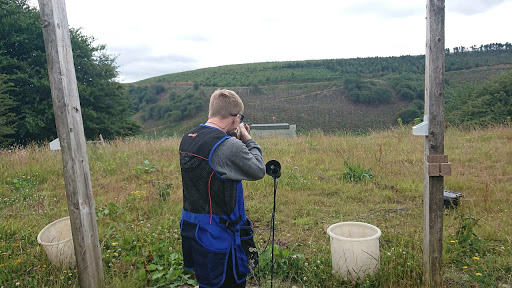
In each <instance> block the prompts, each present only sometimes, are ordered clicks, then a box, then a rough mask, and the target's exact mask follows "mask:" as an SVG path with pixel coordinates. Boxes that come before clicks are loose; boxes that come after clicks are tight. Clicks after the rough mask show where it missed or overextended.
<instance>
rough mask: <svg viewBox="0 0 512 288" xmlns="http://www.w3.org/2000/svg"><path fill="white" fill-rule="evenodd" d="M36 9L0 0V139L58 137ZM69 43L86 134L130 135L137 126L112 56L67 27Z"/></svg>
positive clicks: (0, 141) (22, 1) (25, 140)
mask: <svg viewBox="0 0 512 288" xmlns="http://www.w3.org/2000/svg"><path fill="white" fill-rule="evenodd" d="M39 19H40V16H39V11H38V10H37V9H35V8H33V7H30V6H29V5H28V2H27V0H0V39H1V41H0V74H2V75H3V76H2V78H0V79H2V80H1V81H0V91H2V92H1V93H0V94H2V96H1V97H2V98H0V99H2V100H0V101H1V102H0V107H1V108H0V111H1V112H2V114H1V115H0V119H1V120H0V121H2V122H4V123H10V124H9V129H7V132H5V131H3V130H4V129H2V132H0V145H2V146H5V145H6V144H12V143H17V144H27V143H30V142H40V141H44V140H47V139H48V140H51V139H53V138H56V137H57V133H56V127H55V118H54V113H53V105H52V99H51V91H50V85H49V80H48V70H47V64H46V54H45V48H44V41H43V34H42V30H41V25H40V23H39ZM70 35H71V44H72V49H73V58H74V64H75V70H76V78H77V83H78V91H79V94H80V104H81V107H82V118H83V122H84V130H85V136H86V138H87V139H93V138H96V137H98V135H99V134H102V135H103V137H104V138H106V139H111V138H114V137H117V136H126V135H135V134H137V133H139V132H140V131H141V126H140V125H139V124H137V123H136V122H135V121H133V120H131V119H130V116H131V115H132V114H133V113H132V111H131V107H130V103H129V102H128V101H127V100H126V99H125V97H124V94H125V91H124V87H123V85H121V84H120V83H118V82H116V81H115V79H116V77H117V76H118V71H117V66H116V64H115V58H114V57H112V56H110V55H108V54H107V53H106V47H105V46H104V45H96V46H95V45H93V42H94V38H92V37H89V36H85V35H83V34H82V33H81V32H80V30H75V29H71V31H70Z"/></svg>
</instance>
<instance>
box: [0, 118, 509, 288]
mask: <svg viewBox="0 0 512 288" xmlns="http://www.w3.org/2000/svg"><path fill="white" fill-rule="evenodd" d="M256 140H257V141H258V142H259V143H260V145H261V146H262V149H263V153H264V159H265V161H268V160H271V159H276V160H278V161H280V162H281V165H282V177H281V178H280V180H279V183H278V187H277V204H276V206H277V210H276V231H275V237H276V241H277V243H276V244H277V245H278V246H277V247H276V254H275V257H276V259H275V260H276V264H275V268H274V286H275V287H292V286H295V287H342V286H343V287H425V283H424V280H423V264H422V263H423V262H422V242H423V234H422V233H423V230H422V229H423V228H422V223H423V204H422V201H423V142H424V138H423V137H420V136H413V135H412V133H411V129H410V127H402V128H397V129H393V130H387V131H384V132H374V133H369V134H366V135H358V136H354V135H349V134H342V135H326V134H323V133H322V132H312V133H309V134H307V135H300V136H299V137H298V138H296V139H283V138H275V139H256ZM178 145H179V139H177V138H166V139H158V140H144V139H125V140H118V141H113V142H109V143H107V144H106V145H104V146H101V145H91V146H89V147H88V156H89V166H90V170H91V180H92V184H93V193H94V196H95V201H96V203H95V204H96V215H97V219H98V228H99V238H100V245H101V249H102V257H103V266H104V267H103V268H104V274H105V284H106V285H105V286H106V287H146V286H148V287H180V286H183V285H185V284H187V283H188V284H191V285H193V284H194V280H193V276H192V275H190V274H189V273H188V272H185V271H183V269H182V266H181V265H182V258H181V242H180V236H179V220H180V213H181V205H182V203H181V201H182V196H181V176H180V171H179V158H178ZM445 154H448V156H449V161H450V162H451V163H452V175H451V176H449V177H445V189H449V190H452V191H455V192H460V193H463V194H464V199H463V201H462V204H461V205H460V206H459V207H458V208H457V209H452V210H447V211H446V212H445V214H444V232H443V243H444V249H443V275H444V276H443V279H444V286H445V287H511V285H512V276H511V275H512V236H511V235H512V217H511V212H512V160H511V159H512V127H494V128H486V129H476V130H471V131H460V130H457V129H455V128H448V130H447V131H446V136H445ZM0 157H1V158H0V287H5V288H7V287H16V286H20V287H76V286H78V276H77V271H76V270H74V269H67V268H60V267H57V266H55V265H52V264H51V263H50V262H49V261H48V259H47V256H46V254H45V252H44V249H42V247H40V246H39V245H38V243H37V240H36V237H37V234H38V233H39V231H40V230H41V229H42V228H43V227H44V226H46V225H47V224H48V223H50V222H52V221H54V220H56V219H59V218H61V217H65V216H68V210H67V203H66V195H65V189H64V180H63V176H62V161H61V153H60V152H59V151H50V150H49V149H48V148H47V147H37V146H30V147H27V148H18V149H12V150H3V151H0ZM350 171H355V172H354V173H356V174H357V173H360V172H361V173H360V174H364V175H371V177H368V178H371V179H368V178H363V180H361V181H357V180H353V181H350V179H347V177H344V175H345V176H347V175H348V174H347V173H346V172H350ZM353 179H355V178H353ZM244 187H245V193H246V199H245V202H246V208H247V210H248V211H247V214H248V216H249V217H250V218H251V220H253V221H254V222H255V232H256V242H257V245H258V247H259V249H260V252H262V254H261V256H260V269H259V270H258V271H256V273H255V274H254V275H252V276H251V279H250V281H249V283H250V284H251V285H253V286H259V287H270V273H269V266H270V260H269V253H268V249H267V250H266V252H263V249H264V248H265V247H268V239H269V230H270V229H269V227H270V222H271V214H272V203H273V180H272V178H271V177H269V176H266V177H265V178H264V179H263V180H260V181H256V182H245V186H244ZM342 221H360V222H366V223H370V224H372V225H375V226H377V227H379V228H380V229H381V231H382V236H381V238H380V258H381V259H380V265H381V266H380V271H379V272H378V273H377V274H376V275H374V276H372V277H367V278H366V279H365V281H363V282H362V283H352V282H350V281H345V280H344V279H342V278H341V277H339V276H337V275H335V274H333V273H331V259H330V244H329V237H328V235H327V233H326V229H327V228H328V227H329V226H330V225H331V224H334V223H337V222H342Z"/></svg>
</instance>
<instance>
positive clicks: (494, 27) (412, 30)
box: [32, 0, 512, 82]
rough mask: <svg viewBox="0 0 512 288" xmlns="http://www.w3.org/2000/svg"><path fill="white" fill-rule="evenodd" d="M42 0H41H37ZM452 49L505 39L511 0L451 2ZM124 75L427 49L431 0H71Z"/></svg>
mask: <svg viewBox="0 0 512 288" xmlns="http://www.w3.org/2000/svg"><path fill="white" fill-rule="evenodd" d="M32 1H34V0H32ZM445 4H446V16H445V19H446V20H445V21H446V28H445V31H446V47H447V48H452V47H455V46H467V47H469V46H471V45H480V44H487V43H491V42H501V43H505V42H511V40H512V39H507V37H508V35H509V34H510V33H508V32H507V29H508V26H510V25H509V23H508V17H509V16H508V15H509V14H511V13H512V6H511V5H512V0H475V1H467V0H449V1H448V0H446V3H445ZM66 6H67V13H68V21H69V24H70V26H71V27H74V28H79V27H81V28H82V32H83V33H84V34H85V35H90V36H94V37H95V38H96V39H97V42H96V43H97V44H106V45H107V49H108V51H109V52H110V53H111V54H114V55H118V61H117V63H118V65H119V66H120V72H121V80H122V81H125V82H132V81H136V80H141V79H145V78H147V77H152V76H157V75H162V74H167V73H173V72H179V71H184V70H193V69H197V68H203V67H213V66H221V65H228V64H239V63H254V62H265V61H286V60H310V59H332V58H353V57H373V56H400V55H419V54H424V50H425V42H426V41H425V37H426V21H425V16H426V0H343V1H339V0H317V1H314V2H301V1H291V0H280V1H270V0H260V1H256V2H254V1H252V2H248V1H239V0H221V1H210V0H189V1H167V0H147V1H142V2H141V1H133V0H106V1H104V0H89V1H80V0H67V1H66Z"/></svg>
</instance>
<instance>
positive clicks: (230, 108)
mask: <svg viewBox="0 0 512 288" xmlns="http://www.w3.org/2000/svg"><path fill="white" fill-rule="evenodd" d="M242 113H244V103H242V99H240V97H239V96H238V95H237V94H236V93H235V92H233V91H231V90H226V89H221V90H217V91H215V92H213V94H212V96H211V97H210V107H209V113H208V118H212V117H220V118H222V119H226V118H228V117H229V116H231V115H230V114H242Z"/></svg>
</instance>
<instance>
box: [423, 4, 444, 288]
mask: <svg viewBox="0 0 512 288" xmlns="http://www.w3.org/2000/svg"><path fill="white" fill-rule="evenodd" d="M444 9H445V7H444V0H427V41H426V53H425V115H426V116H427V117H426V118H428V134H427V135H426V136H425V144H424V149H425V158H424V163H425V164H424V165H425V166H424V193H423V194H424V195H423V204H424V209H423V266H424V270H425V280H426V283H427V285H428V287H442V283H443V278H442V277H443V274H442V261H443V212H444V211H443V210H444V208H443V192H444V177H443V174H442V173H435V171H434V172H432V169H429V168H436V167H439V166H440V163H441V162H438V163H437V164H438V165H437V166H436V164H435V163H429V161H431V160H430V159H433V158H435V157H437V158H440V157H442V158H446V157H447V156H446V155H443V154H444V72H445V47H444V45H445V36H444V20H445V19H444V18H445V11H444ZM432 156H435V157H432ZM438 160H439V159H438ZM446 162H447V161H446ZM429 164H430V165H429Z"/></svg>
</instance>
